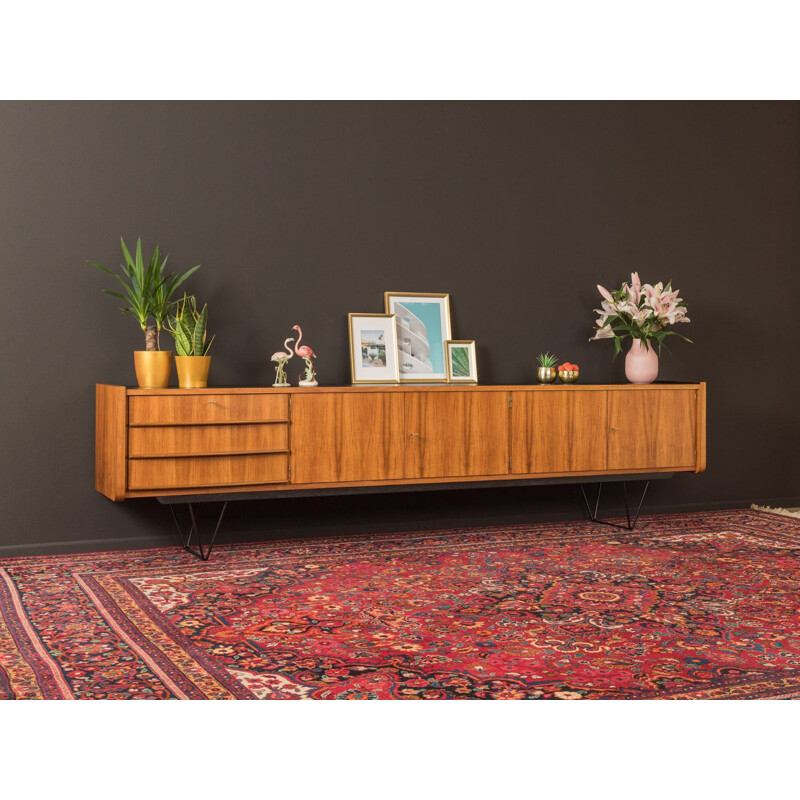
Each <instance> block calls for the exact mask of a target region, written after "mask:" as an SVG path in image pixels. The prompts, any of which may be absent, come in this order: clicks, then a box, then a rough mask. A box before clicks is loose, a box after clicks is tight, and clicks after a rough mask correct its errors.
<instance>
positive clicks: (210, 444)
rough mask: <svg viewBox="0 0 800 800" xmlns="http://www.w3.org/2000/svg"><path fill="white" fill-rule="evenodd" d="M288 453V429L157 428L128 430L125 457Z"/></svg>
mask: <svg viewBox="0 0 800 800" xmlns="http://www.w3.org/2000/svg"><path fill="white" fill-rule="evenodd" d="M288 449H289V426H288V424H287V423H280V422H276V423H273V424H271V425H177V426H170V425H158V426H155V427H141V428H129V429H128V457H129V458H147V457H151V458H152V457H153V456H187V455H214V454H220V455H222V454H224V453H228V454H233V453H267V452H271V451H275V450H283V451H287V450H288Z"/></svg>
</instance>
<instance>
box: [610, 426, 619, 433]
mask: <svg viewBox="0 0 800 800" xmlns="http://www.w3.org/2000/svg"><path fill="white" fill-rule="evenodd" d="M618 430H619V428H613V427H612V428H611V432H612V433H615V432H616V431H618Z"/></svg>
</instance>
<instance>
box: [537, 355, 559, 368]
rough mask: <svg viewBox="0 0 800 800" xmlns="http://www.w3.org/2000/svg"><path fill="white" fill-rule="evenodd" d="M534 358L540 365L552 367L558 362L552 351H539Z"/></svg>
mask: <svg viewBox="0 0 800 800" xmlns="http://www.w3.org/2000/svg"><path fill="white" fill-rule="evenodd" d="M536 360H537V361H538V362H539V366H540V367H554V366H555V365H556V364H557V363H558V357H557V356H554V355H553V354H552V353H539V355H538V356H536Z"/></svg>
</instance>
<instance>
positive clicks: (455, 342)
mask: <svg viewBox="0 0 800 800" xmlns="http://www.w3.org/2000/svg"><path fill="white" fill-rule="evenodd" d="M445 347H446V350H447V380H448V382H449V383H477V382H478V365H477V363H476V361H475V340H474V339H450V341H448V342H445Z"/></svg>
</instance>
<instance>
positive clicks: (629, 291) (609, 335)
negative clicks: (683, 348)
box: [589, 272, 692, 358]
mask: <svg viewBox="0 0 800 800" xmlns="http://www.w3.org/2000/svg"><path fill="white" fill-rule="evenodd" d="M597 289H598V291H599V292H600V294H601V295H602V296H603V302H602V307H601V308H596V309H595V313H597V314H600V318H599V319H598V320H597V322H596V323H595V326H594V327H595V330H596V333H595V335H594V336H593V337H592V338H591V339H590V340H589V341H590V342H592V341H596V340H598V339H613V340H614V357H615V358H616V356H617V355H619V354H620V353H621V352H622V340H623V339H625V338H626V337H627V336H630V337H631V338H633V339H642V340H644V342H645V344H646V346H648V347H650V348H652V347H653V343H655V344H657V345H658V352H659V355H660V354H661V347H662V345H663V344H664V339H665V338H666V337H667V336H680V338H681V339H684V340H685V341H687V342H691V341H692V340H691V339H687V338H686V337H685V336H681V334H679V333H675V331H668V330H665V328H666V327H667V326H668V325H674V324H676V323H678V322H689V317H687V316H686V306H685V305H684V304H683V300H682V299H681V298H680V297H678V290H677V289H675V290H673V289H672V281H670V282H669V283H668V284H667V285H666V286H664V285H663V284H662V283H661V282H659V283H657V284H656V285H655V286H652V285H651V284H649V283H645V284H642V282H641V281H640V280H639V273H638V272H632V273H631V282H630V284H628V283H623V284H622V286H620V288H619V289H617V290H616V291H614V292H609V291H608V289H605V288H604V287H602V286H600V285H599V284H598V286H597Z"/></svg>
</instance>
